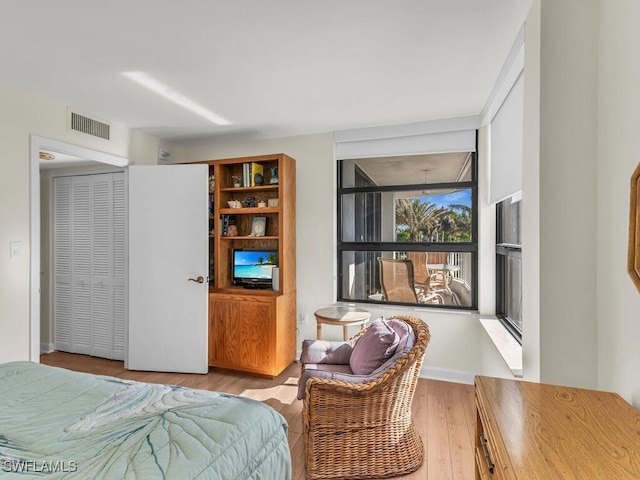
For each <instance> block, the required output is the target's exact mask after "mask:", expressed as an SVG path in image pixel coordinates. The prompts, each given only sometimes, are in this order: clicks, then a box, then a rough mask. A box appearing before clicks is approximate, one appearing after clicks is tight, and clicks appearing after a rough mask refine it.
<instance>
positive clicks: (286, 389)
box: [40, 352, 476, 480]
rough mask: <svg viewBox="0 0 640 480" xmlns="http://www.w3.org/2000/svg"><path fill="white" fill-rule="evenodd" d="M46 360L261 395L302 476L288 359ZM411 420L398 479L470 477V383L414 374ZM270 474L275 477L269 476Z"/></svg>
mask: <svg viewBox="0 0 640 480" xmlns="http://www.w3.org/2000/svg"><path fill="white" fill-rule="evenodd" d="M40 359H41V362H42V363H43V364H46V365H53V366H57V367H64V368H68V369H70V370H77V371H82V372H89V373H95V374H99V375H110V376H113V377H119V378H126V379H130V380H137V381H142V382H152V383H166V384H173V385H182V386H185V387H190V388H199V389H204V390H216V391H221V392H227V393H231V394H235V395H244V396H247V397H250V398H254V399H256V400H260V401H263V402H265V403H267V404H268V405H270V406H271V407H273V408H274V409H275V410H277V411H279V412H280V413H281V414H282V415H283V416H284V417H285V419H286V420H287V422H289V448H290V449H291V458H292V463H293V480H304V478H305V476H304V450H303V445H302V422H301V409H302V402H301V401H299V400H297V399H296V391H297V384H298V377H299V372H300V365H299V364H297V363H294V364H292V365H290V366H289V367H288V368H287V369H286V370H285V371H284V372H282V373H281V374H280V375H279V376H278V377H276V378H275V379H273V380H268V379H264V378H258V377H253V376H248V375H244V374H239V373H233V372H227V371H220V370H217V369H211V370H210V371H209V373H208V374H207V375H190V374H179V373H160V372H136V371H130V370H125V369H124V365H123V363H122V362H117V361H112V360H105V359H101V358H95V357H89V356H86V355H74V354H69V353H62V352H54V353H49V354H45V355H42V356H41V357H40ZM413 420H414V422H415V424H416V426H417V428H418V429H419V431H420V435H421V436H422V440H423V442H424V445H425V462H424V464H423V465H422V467H420V469H419V470H417V471H416V472H414V473H413V474H410V475H405V476H403V477H398V478H399V479H404V480H424V479H427V478H428V479H429V480H441V479H442V480H473V479H475V473H474V463H473V462H474V456H473V438H474V435H475V433H474V432H475V421H476V419H475V409H474V397H473V386H471V385H463V384H458V383H449V382H441V381H437V380H427V379H422V378H421V379H420V380H418V386H417V389H416V393H415V396H414V399H413ZM274 480H275V479H274Z"/></svg>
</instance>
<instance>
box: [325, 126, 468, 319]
mask: <svg viewBox="0 0 640 480" xmlns="http://www.w3.org/2000/svg"><path fill="white" fill-rule="evenodd" d="M476 145H477V132H476ZM470 154H471V167H470V168H471V180H470V181H462V182H447V183H417V184H411V185H385V186H376V185H374V184H373V182H372V181H370V180H369V182H365V183H366V184H365V185H359V186H355V187H343V186H342V184H343V179H342V169H341V160H338V162H336V168H337V185H338V188H337V230H336V231H337V273H338V274H337V282H338V284H337V287H338V288H337V301H339V302H348V303H365V304H378V305H408V306H411V307H414V308H416V304H415V303H404V302H390V301H377V300H371V299H352V298H343V294H342V292H343V288H342V287H343V285H342V284H343V273H342V267H341V266H342V261H343V252H398V251H415V252H452V253H456V252H460V253H469V254H470V256H471V265H472V272H471V285H470V287H471V292H470V295H471V305H469V306H461V305H436V304H428V305H419V306H418V308H422V307H424V308H444V309H455V310H471V311H477V310H478V241H479V239H478V155H477V148H476V152H470ZM425 155H428V153H426V154H425ZM372 158H375V157H372ZM451 188H455V189H461V188H465V189H470V190H471V204H472V205H471V206H472V212H471V215H472V218H471V239H472V241H471V242H396V241H394V242H382V241H379V242H344V241H342V238H343V236H342V234H343V232H342V198H343V196H345V195H352V194H357V193H365V194H381V193H384V192H399V191H416V190H440V189H451ZM378 223H379V222H378ZM377 238H380V236H378V237H377ZM371 266H372V268H369V269H367V275H368V276H369V277H371V278H372V279H373V280H375V279H376V278H377V276H378V265H377V263H372V265H371ZM370 270H371V271H370Z"/></svg>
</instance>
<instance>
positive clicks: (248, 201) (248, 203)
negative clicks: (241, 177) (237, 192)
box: [243, 197, 256, 208]
mask: <svg viewBox="0 0 640 480" xmlns="http://www.w3.org/2000/svg"><path fill="white" fill-rule="evenodd" d="M243 203H244V206H245V207H246V208H255V206H256V199H255V197H247V198H245V199H244V202H243Z"/></svg>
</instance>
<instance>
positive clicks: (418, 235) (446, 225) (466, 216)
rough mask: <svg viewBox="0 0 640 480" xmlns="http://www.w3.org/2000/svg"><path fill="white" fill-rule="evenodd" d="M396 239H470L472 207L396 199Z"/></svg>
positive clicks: (417, 199)
mask: <svg viewBox="0 0 640 480" xmlns="http://www.w3.org/2000/svg"><path fill="white" fill-rule="evenodd" d="M396 240H397V241H399V242H470V241H471V208H470V207H469V206H467V205H451V206H449V207H438V206H437V205H436V204H433V203H429V202H426V201H425V202H422V201H420V199H419V198H412V199H408V198H403V199H400V200H397V201H396Z"/></svg>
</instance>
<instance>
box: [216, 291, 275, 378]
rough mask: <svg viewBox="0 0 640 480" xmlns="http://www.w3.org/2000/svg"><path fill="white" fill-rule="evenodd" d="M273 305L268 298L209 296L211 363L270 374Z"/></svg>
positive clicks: (271, 370) (272, 358) (271, 363)
mask: <svg viewBox="0 0 640 480" xmlns="http://www.w3.org/2000/svg"><path fill="white" fill-rule="evenodd" d="M274 309H275V306H274V299H272V298H255V297H241V296H238V297H237V298H234V299H231V298H229V299H219V298H215V297H212V299H211V303H210V309H209V312H210V319H211V320H210V322H211V323H210V326H211V330H210V332H211V337H210V342H209V349H210V363H211V365H212V366H217V367H223V368H236V369H240V370H245V371H250V372H255V373H263V374H267V375H272V374H273V373H272V372H273V362H274V357H275V352H274V351H273V349H274V346H275V325H274Z"/></svg>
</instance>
